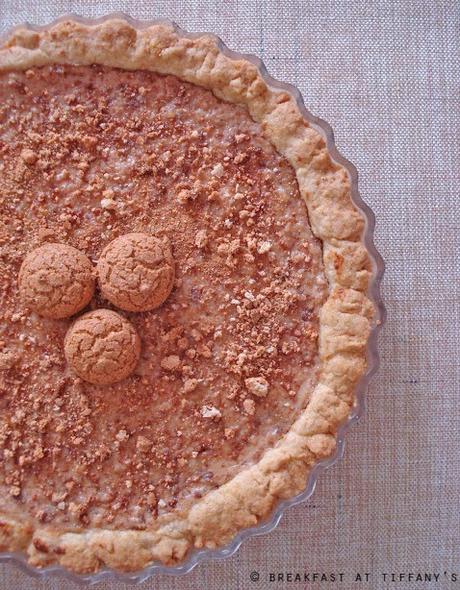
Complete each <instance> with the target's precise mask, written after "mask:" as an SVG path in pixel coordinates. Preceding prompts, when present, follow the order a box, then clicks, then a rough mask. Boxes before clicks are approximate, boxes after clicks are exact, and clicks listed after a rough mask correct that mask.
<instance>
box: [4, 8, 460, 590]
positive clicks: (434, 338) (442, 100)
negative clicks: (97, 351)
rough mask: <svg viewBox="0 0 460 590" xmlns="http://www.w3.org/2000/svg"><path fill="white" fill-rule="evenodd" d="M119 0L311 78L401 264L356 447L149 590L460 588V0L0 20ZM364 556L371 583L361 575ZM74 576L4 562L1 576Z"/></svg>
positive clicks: (353, 438)
mask: <svg viewBox="0 0 460 590" xmlns="http://www.w3.org/2000/svg"><path fill="white" fill-rule="evenodd" d="M117 10H119V11H124V12H128V13H130V14H131V15H132V16H134V17H137V18H145V19H148V18H153V17H159V16H163V17H168V18H171V19H174V20H176V21H177V22H178V23H179V24H180V25H182V26H183V27H184V28H186V29H188V30H190V31H202V30H208V31H214V32H216V33H217V34H218V35H220V36H221V37H222V38H223V39H224V41H226V42H227V44H228V45H229V46H230V47H231V48H235V49H237V50H240V51H242V52H250V53H256V54H258V55H259V56H260V57H262V58H263V59H264V61H265V63H266V65H267V68H268V70H269V71H270V73H271V74H272V75H273V76H275V77H277V78H279V79H281V80H284V81H288V82H291V83H293V84H295V85H296V86H298V87H299V88H300V89H301V91H302V93H303V96H304V98H305V102H306V104H307V106H308V107H309V109H310V110H311V111H312V112H313V113H315V114H317V115H319V116H320V117H322V118H324V119H326V120H327V121H328V122H329V123H330V124H331V125H332V127H333V128H334V130H335V136H336V141H337V144H338V147H339V149H340V150H341V151H342V153H343V154H344V155H345V156H347V157H348V158H349V159H350V160H351V161H352V162H354V163H355V164H356V166H357V168H358V169H359V172H360V190H361V194H362V196H363V197H364V199H365V200H366V201H367V202H368V203H369V205H370V206H371V207H372V209H373V210H374V211H375V213H376V217H377V228H376V244H377V247H378V248H379V250H380V252H381V253H382V255H383V256H384V258H385V260H386V263H387V272H386V277H385V281H384V298H385V301H386V305H387V310H388V322H387V325H386V328H385V329H384V331H383V333H382V335H381V338H380V350H381V359H382V365H381V370H380V372H379V374H378V376H377V377H376V378H375V379H374V380H373V382H372V384H371V387H370V391H369V395H368V412H367V414H366V416H365V418H364V419H363V420H362V421H361V422H360V423H359V424H358V425H357V426H355V427H354V428H353V429H352V432H351V433H350V435H349V437H348V443H347V449H346V453H345V458H344V460H343V461H342V462H341V463H340V464H339V465H338V466H335V467H334V468H332V469H330V470H329V471H328V472H327V473H325V474H323V476H322V477H321V479H320V481H319V483H318V486H317V489H316V492H315V494H314V496H313V498H312V501H311V502H310V503H309V504H307V505H305V504H303V505H300V506H297V507H296V508H293V509H291V510H289V511H288V512H287V514H286V515H285V517H284V518H283V520H282V522H281V524H280V526H279V527H278V528H277V530H276V531H274V532H272V533H271V534H270V535H268V536H262V537H258V538H254V539H252V540H250V541H248V542H246V543H245V544H244V545H243V546H242V548H241V549H240V550H239V552H238V553H237V554H236V555H235V556H234V557H232V558H230V559H228V560H227V561H224V562H222V561H219V562H211V563H207V564H201V565H199V566H198V567H197V568H196V569H195V570H194V571H193V572H192V573H191V574H189V575H187V576H186V577H183V578H171V577H168V576H164V577H157V578H155V579H153V580H150V581H149V582H146V583H144V584H142V585H141V588H165V589H172V588H177V589H182V590H192V589H200V590H207V589H219V590H220V589H225V590H227V589H235V588H238V589H240V588H241V589H246V588H254V589H256V588H264V589H265V588H304V587H305V584H303V583H302V584H299V583H285V584H281V583H279V584H278V583H270V582H269V581H268V580H269V573H270V572H276V573H278V572H296V571H299V572H301V573H303V572H305V571H307V572H315V571H316V572H324V573H328V574H330V573H333V572H335V573H340V572H343V573H345V576H346V577H345V581H344V582H343V583H342V584H340V583H336V584H332V583H323V584H320V585H319V584H311V585H309V586H308V587H309V588H317V587H321V588H324V587H326V588H328V587H337V588H354V587H358V588H373V589H374V588H386V587H390V588H404V589H405V588H451V587H452V588H454V587H458V586H460V582H458V583H457V584H453V583H451V582H449V581H448V576H450V574H451V573H452V572H454V573H455V572H456V573H457V574H459V580H460V516H459V515H460V500H459V495H460V494H459V476H460V453H459V450H460V445H459V427H460V424H459V415H460V410H459V401H460V400H459V357H460V354H459V352H460V351H459V340H460V338H459V329H458V326H459V276H460V272H459V271H460V269H459V248H458V246H459V238H458V234H459V230H460V226H459V215H460V207H459V186H460V182H459V181H460V177H459V169H460V158H459V156H460V143H459V136H460V117H459V115H460V46H459V45H460V43H459V37H460V5H459V3H458V1H457V0H452V1H441V0H436V1H434V2H432V1H430V0H424V1H416V0H412V1H408V0H395V1H385V0H381V1H375V0H367V1H366V2H360V1H353V2H349V1H343V2H341V1H337V2H328V1H325V0H315V1H313V0H308V1H289V2H288V1H281V0H272V1H266V2H264V1H251V0H246V1H244V0H240V1H239V2H238V1H231V0H225V1H217V2H216V1H212V0H208V1H203V2H193V1H189V2H187V1H186V0H177V1H174V0H170V1H163V2H160V1H157V2H154V1H152V0H132V1H126V2H123V1H121V0H107V1H104V0H100V1H99V2H85V1H72V0H67V1H66V0H0V29H2V30H6V29H7V28H8V27H10V26H12V25H14V24H17V23H21V22H23V21H25V20H28V21H30V22H32V23H40V24H41V23H47V22H48V21H50V20H51V19H54V18H55V17H57V16H59V15H61V14H63V13H68V12H73V13H77V14H81V15H85V16H89V17H92V16H98V15H103V14H105V13H109V12H112V11H117ZM252 571H258V572H259V573H260V581H259V582H252V581H251V580H250V573H251V572H252ZM418 571H420V572H422V573H425V572H427V573H428V572H435V573H440V581H439V583H437V584H436V583H431V584H428V583H427V584H416V583H409V582H407V581H403V582H401V583H389V584H388V585H387V584H385V583H384V582H383V579H382V577H381V574H382V573H396V574H398V575H399V573H409V572H418ZM356 572H369V573H371V574H372V578H371V579H372V581H371V582H369V583H362V584H358V585H355V584H354V583H352V581H351V580H352V576H353V575H354V574H355V573H356ZM444 572H446V574H444ZM74 587H76V586H74V585H73V584H71V583H68V582H65V581H61V580H56V579H52V580H48V581H37V580H34V579H32V578H29V577H28V576H27V575H26V574H24V573H22V572H20V571H19V570H17V569H16V568H14V567H13V566H11V565H1V566H0V588H1V589H2V590H3V589H5V590H22V589H34V588H43V589H47V590H48V589H53V590H54V589H58V588H74ZM122 587H124V586H123V585H117V584H109V583H105V584H100V585H98V586H97V588H98V589H100V590H102V589H104V590H109V589H113V588H122Z"/></svg>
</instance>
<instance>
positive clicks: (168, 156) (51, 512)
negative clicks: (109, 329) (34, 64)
mask: <svg viewBox="0 0 460 590" xmlns="http://www.w3.org/2000/svg"><path fill="white" fill-rule="evenodd" d="M0 104H1V105H2V106H1V108H0V117H1V128H0V142H1V149H2V164H1V170H0V172H1V175H2V188H3V190H2V193H1V201H0V207H1V211H2V213H3V217H2V253H3V256H2V261H1V264H2V267H1V276H2V277H3V280H2V293H1V294H2V299H1V307H2V310H3V313H4V319H5V320H6V321H5V322H4V324H3V327H2V331H3V334H2V343H3V344H2V355H3V356H2V358H5V359H8V361H7V363H8V365H9V367H8V368H4V369H3V371H2V377H3V384H2V385H3V387H2V390H3V391H2V394H3V395H2V398H1V404H2V411H1V420H0V424H1V427H0V428H1V430H0V433H1V439H0V444H1V449H2V451H3V457H4V460H3V462H2V463H1V464H0V468H1V472H0V477H1V480H0V481H1V482H2V485H3V493H1V494H0V498H1V500H0V509H2V508H3V509H7V510H14V508H15V507H16V506H17V505H20V506H23V507H24V508H25V509H26V510H27V511H29V513H30V516H31V518H34V519H37V520H38V521H39V522H42V523H47V524H51V525H52V524H54V523H59V524H61V525H64V526H66V527H67V528H69V529H72V528H79V527H81V526H82V524H83V525H85V526H91V527H109V528H111V527H116V528H139V529H142V528H146V527H147V526H149V525H150V524H151V523H152V522H153V521H154V520H155V518H156V517H157V516H158V514H164V513H166V512H170V511H172V510H178V511H180V510H181V509H182V508H183V506H184V505H187V504H189V503H190V501H191V500H193V499H197V498H201V497H202V496H204V495H205V494H206V493H207V492H209V491H210V490H212V489H214V488H216V487H218V486H220V485H222V484H224V483H225V482H226V481H228V480H229V479H230V478H231V477H232V476H234V475H236V474H237V473H238V472H239V471H240V470H241V469H242V468H244V467H247V466H249V465H251V464H254V463H255V462H257V461H258V460H259V459H260V457H261V454H262V453H263V452H264V451H265V450H266V449H267V448H270V447H272V446H274V445H275V444H276V443H277V441H278V440H279V439H280V438H281V436H282V435H283V434H285V433H286V431H287V430H288V429H289V427H290V426H291V424H292V423H293V422H294V421H295V419H296V418H297V417H298V415H299V412H300V411H301V410H302V409H303V408H305V406H306V404H307V402H308V399H309V396H310V395H311V392H312V391H313V388H314V386H315V385H316V383H317V380H318V341H317V337H318V315H319V309H320V306H321V305H322V304H323V303H324V301H325V298H326V293H327V284H326V280H325V277H324V272H323V263H322V253H321V245H320V242H319V240H318V239H316V238H315V237H314V236H313V235H312V232H311V229H310V225H309V222H308V216H307V209H306V206H305V203H304V202H303V201H302V199H301V197H300V194H299V190H298V185H297V182H296V179H295V174H294V171H293V169H292V167H291V166H290V165H289V163H288V162H286V160H285V159H284V158H282V157H281V156H280V155H279V154H278V153H277V152H276V150H275V149H274V147H273V146H272V145H271V144H270V143H269V142H268V141H267V140H266V139H264V136H263V132H262V130H261V128H260V125H259V124H257V123H255V122H254V121H252V120H251V118H250V117H249V114H248V113H247V111H246V110H245V109H243V108H241V107H238V106H236V105H233V104H230V103H226V102H223V101H221V100H219V99H217V98H215V97H214V96H213V95H212V93H211V92H210V91H209V90H205V89H202V88H198V87H197V86H194V85H192V84H189V83H187V82H182V81H180V80H178V79H177V78H176V77H173V76H166V77H165V76H162V75H159V74H155V73H152V72H142V71H138V72H127V71H123V70H119V69H113V68H103V67H100V66H80V67H76V66H68V65H55V66H46V67H43V68H34V69H30V70H27V71H25V72H12V73H5V74H2V75H1V77H0ZM31 154H33V156H34V157H33V158H32V156H31ZM26 155H27V156H26ZM129 232H147V233H153V234H155V235H157V236H161V237H164V238H168V239H169V241H170V243H171V244H172V249H173V251H174V258H175V260H176V281H175V285H174V290H173V293H172V294H171V295H170V297H169V298H168V299H167V300H166V302H165V303H163V305H162V306H161V307H160V308H159V309H156V310H153V311H148V312H144V313H142V314H134V313H133V314H127V315H128V317H129V319H130V321H131V322H132V323H133V324H134V326H135V327H136V330H137V332H138V334H139V336H140V338H141V340H142V343H143V350H142V358H141V361H140V363H139V365H138V367H137V369H136V372H135V374H134V375H132V376H131V377H128V378H127V379H125V380H123V381H121V382H120V383H117V384H115V385H112V386H110V385H105V386H97V385H91V384H90V383H87V382H85V381H82V380H81V379H79V378H78V377H77V376H76V374H74V373H73V372H72V371H71V370H69V367H67V366H66V362H65V357H64V349H63V337H64V334H65V332H66V330H67V329H68V327H69V324H70V323H71V321H72V320H71V319H66V320H59V321H57V320H56V321H49V320H48V321H44V320H43V319H42V318H38V317H37V316H36V315H35V314H34V313H33V312H30V311H29V309H28V308H26V307H25V306H24V305H23V304H22V302H21V300H20V298H19V292H18V289H17V288H16V282H17V275H18V268H19V265H20V263H21V262H22V259H23V257H24V255H25V254H26V253H27V252H28V251H29V250H30V249H32V248H34V247H36V246H37V245H39V244H41V243H43V242H45V243H46V241H47V240H49V239H52V240H53V241H56V240H58V241H59V242H62V243H65V244H69V245H71V246H73V247H75V248H78V249H79V250H81V251H82V252H84V253H85V254H86V255H87V256H89V257H90V259H91V260H93V261H96V260H98V258H99V256H100V253H101V252H102V250H103V249H104V248H105V247H106V246H107V244H108V243H109V242H111V241H112V240H113V239H114V238H117V237H119V236H123V235H124V234H127V233H129ZM133 270H134V269H133ZM51 279H52V277H51V276H50V280H51ZM110 305H111V304H110V303H109V302H108V301H107V300H105V299H104V297H103V296H101V295H100V294H98V295H97V296H96V298H95V300H93V307H96V306H98V307H101V306H110Z"/></svg>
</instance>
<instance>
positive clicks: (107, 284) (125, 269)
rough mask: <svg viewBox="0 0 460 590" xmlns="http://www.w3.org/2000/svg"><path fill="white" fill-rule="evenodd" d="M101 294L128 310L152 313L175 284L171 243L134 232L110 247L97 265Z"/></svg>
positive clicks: (117, 305)
mask: <svg viewBox="0 0 460 590" xmlns="http://www.w3.org/2000/svg"><path fill="white" fill-rule="evenodd" d="M97 272H98V276H99V286H100V289H101V292H102V294H103V295H104V297H106V298H107V299H108V300H109V301H110V302H111V303H113V305H115V306H116V307H119V308H120V309H124V310H125V311H149V310H151V309H155V307H158V306H159V305H161V304H162V303H163V301H165V299H166V298H167V297H168V295H169V294H170V293H171V289H172V288H173V284H174V260H173V256H172V253H171V247H170V245H169V242H168V241H161V240H159V239H158V238H156V237H154V236H150V235H147V234H143V233H132V234H127V235H124V236H120V237H119V238H117V239H115V240H113V241H112V242H110V244H108V245H107V246H106V247H105V248H104V250H103V252H102V254H101V257H100V258H99V261H98V263H97Z"/></svg>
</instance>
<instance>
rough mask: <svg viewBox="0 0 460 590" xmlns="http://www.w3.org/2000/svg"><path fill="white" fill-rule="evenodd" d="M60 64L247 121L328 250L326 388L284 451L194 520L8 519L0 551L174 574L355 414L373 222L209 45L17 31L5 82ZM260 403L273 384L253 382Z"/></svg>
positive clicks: (97, 32) (220, 540)
mask: <svg viewBox="0 0 460 590" xmlns="http://www.w3.org/2000/svg"><path fill="white" fill-rule="evenodd" d="M53 64H68V65H71V66H92V65H95V64H97V65H98V66H101V67H103V68H120V69H123V70H131V71H138V70H143V71H151V72H155V73H158V74H161V75H172V76H175V77H177V78H178V79H179V80H182V81H185V82H188V83H190V84H193V85H196V86H198V87H202V88H205V89H208V90H209V91H211V92H212V93H213V94H214V95H215V96H216V97H217V98H219V99H221V100H223V101H226V102H228V103H232V104H234V105H239V106H241V107H244V108H245V109H247V111H248V112H249V114H250V117H251V118H252V119H253V121H255V122H257V123H258V124H259V125H260V127H261V129H262V131H263V134H264V137H265V138H266V139H267V140H268V141H269V142H270V143H271V144H272V145H273V146H274V148H275V149H276V151H277V152H278V153H279V154H280V155H281V156H282V157H284V158H285V159H286V160H287V161H288V162H289V164H290V165H291V167H292V168H293V170H294V171H295V176H296V179H297V184H298V189H299V191H300V194H301V196H302V197H303V200H304V201H305V204H306V206H307V211H308V217H309V222H310V226H311V230H312V232H313V234H314V236H315V237H316V238H317V239H318V240H320V241H321V244H322V252H323V257H322V258H323V260H322V262H323V266H324V273H325V276H326V279H327V283H328V285H327V298H326V300H325V301H324V303H323V305H322V306H321V310H320V314H319V328H318V332H319V334H318V350H319V371H318V381H317V384H316V386H315V387H314V390H313V391H312V393H311V396H310V398H309V402H308V404H307V406H306V408H305V409H303V411H302V412H301V413H300V415H299V416H298V418H297V419H296V420H295V422H294V423H293V424H292V426H291V427H290V428H289V430H288V431H287V432H286V433H285V434H284V435H283V436H282V438H281V439H280V440H279V441H278V442H277V444H276V445H275V446H274V447H273V448H270V449H268V450H266V451H265V452H264V453H263V455H262V456H261V457H260V458H259V459H258V461H257V462H256V463H255V464H252V465H250V466H248V467H246V468H244V469H242V470H240V471H239V472H238V473H237V475H235V476H234V477H232V478H230V479H229V480H228V481H226V482H225V483H223V484H222V485H220V486H218V487H217V488H216V489H214V490H211V491H207V493H206V494H205V495H204V496H203V497H202V498H199V499H197V500H196V501H195V502H194V503H192V504H191V505H190V506H189V507H187V509H186V510H182V511H180V512H177V513H175V512H174V511H172V512H169V513H166V514H164V515H163V516H160V517H158V518H157V519H156V521H155V522H154V523H153V524H152V525H151V526H149V527H147V528H146V529H144V530H135V529H125V530H121V529H117V528H104V527H102V528H97V527H82V529H81V530H76V529H75V530H72V529H70V530H69V528H66V527H65V526H64V525H63V526H62V527H61V526H59V524H52V525H51V524H46V523H44V524H43V525H41V524H40V523H37V521H36V520H34V519H32V518H30V517H28V515H27V514H24V515H22V514H20V513H18V512H16V513H15V514H14V515H13V514H12V513H10V512H8V513H4V514H2V516H1V522H0V548H1V550H3V551H20V552H25V553H26V554H27V555H28V559H29V562H30V563H31V564H32V565H34V566H38V567H43V566H47V565H50V564H55V563H59V564H61V565H62V566H64V567H66V568H68V569H69V570H72V571H74V572H78V573H87V572H94V571H97V570H98V569H100V568H101V567H103V566H108V567H111V568H114V569H117V570H122V571H133V570H139V569H141V568H143V567H145V566H147V565H149V564H151V563H153V562H155V561H160V562H162V563H164V564H167V565H173V564H177V563H180V562H182V561H184V559H185V558H186V557H187V556H188V554H189V552H190V551H191V550H192V549H193V548H204V547H206V548H215V547H219V546H222V545H224V544H226V543H228V542H229V541H230V540H231V539H232V538H233V537H234V536H235V535H236V534H237V533H238V532H239V531H240V530H242V529H244V528H247V527H253V526H255V525H257V524H258V523H259V522H261V521H263V520H264V519H266V518H267V517H268V516H269V515H270V513H271V512H272V511H273V509H274V508H275V507H276V505H277V504H278V503H279V502H280V501H281V500H283V499H287V498H291V497H293V496H295V495H296V494H299V493H300V492H301V491H302V490H303V489H304V488H305V482H306V480H307V477H308V474H309V473H310V471H311V470H312V468H313V467H314V465H315V464H317V463H318V461H320V460H322V459H324V458H326V457H329V456H330V455H331V454H333V452H334V449H335V447H336V434H337V430H338V427H339V426H340V424H342V423H343V422H344V421H345V420H346V418H347V417H348V415H349V413H350V410H351V408H352V406H353V404H354V396H355V388H356V386H357V383H358V381H359V380H360V378H361V377H362V376H363V374H364V372H365V370H366V348H367V341H368V338H369V335H370V331H371V328H372V326H373V322H374V320H375V309H374V305H373V303H372V302H371V300H370V299H369V297H368V289H369V286H370V281H371V279H372V277H373V269H372V264H371V261H370V258H369V255H368V252H367V250H366V248H365V246H364V244H363V234H364V230H365V220H364V217H363V215H362V214H361V213H360V211H359V210H358V209H357V208H356V206H355V205H354V204H353V202H352V199H351V186H350V178H349V174H348V172H347V171H346V170H345V169H344V168H343V167H342V166H340V165H339V164H337V163H336V162H334V161H333V160H332V159H331V156H330V154H329V152H328V149H327V147H326V144H325V141H324V139H323V137H322V136H321V135H320V134H319V133H318V132H317V131H316V130H315V129H313V128H312V127H311V126H310V125H309V123H308V122H307V121H306V120H305V118H304V117H303V116H302V113H301V111H300V110H299V108H298V106H297V104H296V101H295V99H294V98H293V96H291V95H290V94H289V93H287V92H285V91H284V90H276V89H274V88H271V87H269V86H268V85H267V82H266V81H265V80H264V79H263V77H262V75H261V73H260V72H259V70H258V69H257V67H256V66H255V65H253V64H252V63H250V62H249V61H246V60H244V59H231V58H230V57H228V56H227V55H225V54H224V53H223V52H222V51H221V49H220V47H219V43H218V42H217V41H216V39H215V38H213V37H212V36H208V35H203V36H197V37H194V38H185V37H181V36H180V35H179V34H178V33H177V31H176V30H175V29H174V28H173V27H171V26H169V25H166V24H158V25H154V26H150V27H147V28H142V29H136V28H135V27H133V26H131V25H130V24H129V23H128V22H126V21H124V20H122V19H118V18H114V19H111V20H107V21H105V22H102V23H100V24H95V25H86V24H81V23H78V22H75V21H72V20H65V21H62V22H59V23H58V24H56V25H54V26H52V27H51V28H50V29H47V30H42V31H34V30H29V29H25V28H24V29H21V28H20V29H17V30H15V31H14V32H13V33H12V34H11V36H10V37H9V38H8V39H7V40H6V42H5V43H4V45H3V47H2V48H0V73H1V72H11V71H26V70H30V69H33V68H39V67H48V66H52V65H53ZM247 386H248V387H249V388H252V389H253V392H254V394H255V395H257V394H258V393H261V394H262V395H264V393H265V392H264V387H265V384H264V380H260V379H259V380H258V379H257V378H255V380H252V381H251V379H249V380H248V383H247Z"/></svg>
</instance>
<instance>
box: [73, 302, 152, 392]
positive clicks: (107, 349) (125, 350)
mask: <svg viewBox="0 0 460 590" xmlns="http://www.w3.org/2000/svg"><path fill="white" fill-rule="evenodd" d="M140 351H141V342H140V339H139V336H138V334H137V332H136V330H135V329H134V327H133V326H132V324H131V323H130V322H128V321H127V320H126V319H125V318H124V317H122V316H121V315H120V314H118V313H116V312H114V311H110V310H109V309H97V310H96V311H90V312H88V313H86V314H84V315H83V316H81V317H80V318H78V320H77V321H76V322H75V323H74V324H73V325H72V326H71V327H70V329H69V331H68V332H67V334H66V337H65V340H64V352H65V356H66V359H67V361H68V363H69V365H70V366H71V367H72V368H73V370H74V371H75V372H76V373H77V375H78V376H79V377H81V378H82V379H84V380H85V381H88V382H89V383H94V384H96V385H108V384H110V383H116V382H117V381H122V380H123V379H125V378H126V377H128V375H130V374H131V373H132V372H133V370H134V368H135V366H136V364H137V362H138V360H139V355H140Z"/></svg>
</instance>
